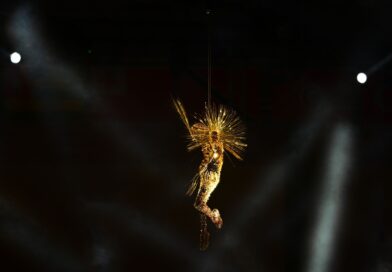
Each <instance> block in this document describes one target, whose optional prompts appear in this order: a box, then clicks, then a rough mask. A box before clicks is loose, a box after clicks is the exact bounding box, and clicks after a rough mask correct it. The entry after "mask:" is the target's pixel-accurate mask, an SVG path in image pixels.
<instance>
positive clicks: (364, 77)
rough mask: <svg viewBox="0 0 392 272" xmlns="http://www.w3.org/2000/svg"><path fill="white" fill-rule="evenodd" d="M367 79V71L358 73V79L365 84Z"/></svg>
mask: <svg viewBox="0 0 392 272" xmlns="http://www.w3.org/2000/svg"><path fill="white" fill-rule="evenodd" d="M366 80H367V75H366V74H365V73H359V74H358V75H357V81H358V82H359V83H361V84H364V83H365V82H366Z"/></svg>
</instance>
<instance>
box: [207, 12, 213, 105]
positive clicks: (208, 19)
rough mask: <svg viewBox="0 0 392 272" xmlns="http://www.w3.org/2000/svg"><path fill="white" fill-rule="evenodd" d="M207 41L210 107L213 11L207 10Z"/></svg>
mask: <svg viewBox="0 0 392 272" xmlns="http://www.w3.org/2000/svg"><path fill="white" fill-rule="evenodd" d="M207 16H208V17H207V28H208V30H207V43H208V49H207V50H208V52H207V56H208V60H207V62H208V63H207V73H208V75H207V77H208V82H207V88H208V100H207V103H208V107H209V108H211V66H212V56H211V24H210V21H211V19H210V16H211V11H210V10H207Z"/></svg>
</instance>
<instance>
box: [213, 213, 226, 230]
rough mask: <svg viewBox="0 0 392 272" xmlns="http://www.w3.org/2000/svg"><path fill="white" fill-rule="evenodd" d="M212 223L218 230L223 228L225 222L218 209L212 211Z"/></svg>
mask: <svg viewBox="0 0 392 272" xmlns="http://www.w3.org/2000/svg"><path fill="white" fill-rule="evenodd" d="M211 221H212V223H214V224H215V227H217V228H218V229H220V228H222V225H223V220H222V218H221V216H220V213H219V210H218V209H213V210H212V217H211Z"/></svg>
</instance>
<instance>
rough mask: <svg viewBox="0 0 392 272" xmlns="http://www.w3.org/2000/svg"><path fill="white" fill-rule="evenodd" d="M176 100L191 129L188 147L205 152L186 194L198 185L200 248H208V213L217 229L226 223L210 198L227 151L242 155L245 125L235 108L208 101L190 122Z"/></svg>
mask: <svg viewBox="0 0 392 272" xmlns="http://www.w3.org/2000/svg"><path fill="white" fill-rule="evenodd" d="M173 103H174V106H175V108H176V110H177V112H178V114H179V115H180V117H181V119H182V121H183V122H184V124H185V126H186V128H187V129H188V132H189V135H188V136H189V140H190V141H189V145H188V150H194V149H198V148H201V151H202V153H203V160H202V162H201V164H200V166H199V171H198V174H196V176H195V177H194V178H193V182H192V184H191V185H190V186H189V189H188V191H187V195H192V194H193V192H194V191H195V190H196V188H197V187H198V192H197V196H196V200H195V203H194V206H195V208H196V209H197V210H198V211H199V212H200V214H201V217H200V219H201V230H200V249H202V250H205V249H206V248H207V247H208V241H209V233H208V231H207V222H206V216H207V217H208V218H210V220H211V221H212V222H213V223H214V225H215V226H216V227H217V228H218V229H220V228H222V225H223V220H222V218H221V215H220V212H219V210H218V209H213V210H211V208H210V207H209V206H208V205H207V202H208V200H209V198H210V196H211V194H212V192H213V191H214V190H215V188H216V187H217V186H218V184H219V181H220V174H221V170H222V166H223V156H224V151H225V150H226V151H228V152H229V153H230V154H231V155H233V156H234V157H235V158H237V159H239V160H241V159H242V158H241V153H242V151H243V150H244V149H245V147H246V144H245V143H244V140H245V136H244V135H245V128H244V127H243V126H242V124H241V122H240V120H239V118H238V116H237V115H236V113H235V112H234V111H232V110H229V109H227V108H225V107H223V106H220V107H219V108H216V107H215V106H211V105H206V107H205V113H204V116H203V117H202V118H200V119H199V122H197V123H195V124H193V125H192V126H190V124H189V121H188V118H187V115H186V112H185V109H184V107H183V106H182V104H181V102H180V101H179V100H174V101H173ZM198 185H199V186H198Z"/></svg>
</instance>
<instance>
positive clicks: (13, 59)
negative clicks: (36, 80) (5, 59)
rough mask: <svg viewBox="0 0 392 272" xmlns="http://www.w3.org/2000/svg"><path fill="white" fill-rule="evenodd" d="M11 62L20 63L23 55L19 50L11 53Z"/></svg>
mask: <svg viewBox="0 0 392 272" xmlns="http://www.w3.org/2000/svg"><path fill="white" fill-rule="evenodd" d="M10 59H11V62H12V63H14V64H18V63H19V62H20V61H21V60H22V56H21V55H20V54H19V53H18V52H14V53H12V54H11V55H10Z"/></svg>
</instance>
